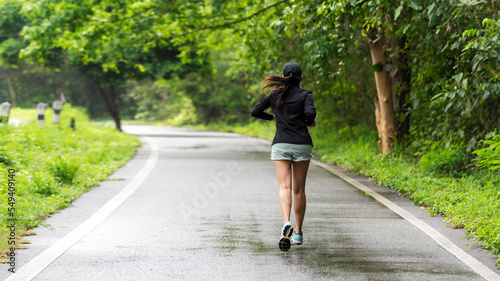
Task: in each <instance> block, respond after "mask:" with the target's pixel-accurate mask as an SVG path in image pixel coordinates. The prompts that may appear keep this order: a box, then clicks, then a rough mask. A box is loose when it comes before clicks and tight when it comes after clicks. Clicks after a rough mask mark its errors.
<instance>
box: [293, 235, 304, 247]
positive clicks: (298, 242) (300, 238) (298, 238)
mask: <svg viewBox="0 0 500 281" xmlns="http://www.w3.org/2000/svg"><path fill="white" fill-rule="evenodd" d="M292 243H293V244H295V245H302V243H304V236H303V235H302V234H297V233H295V234H293V237H292Z"/></svg>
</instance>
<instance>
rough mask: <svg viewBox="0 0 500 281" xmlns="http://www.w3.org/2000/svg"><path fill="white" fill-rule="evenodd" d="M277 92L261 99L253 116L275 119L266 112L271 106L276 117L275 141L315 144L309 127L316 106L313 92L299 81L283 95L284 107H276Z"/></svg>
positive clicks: (314, 114) (312, 120) (312, 121)
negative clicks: (301, 86)
mask: <svg viewBox="0 0 500 281" xmlns="http://www.w3.org/2000/svg"><path fill="white" fill-rule="evenodd" d="M276 100H277V94H274V93H270V94H269V95H267V96H266V97H264V98H263V99H262V100H261V101H259V102H258V103H257V104H256V105H255V107H254V109H253V110H252V116H253V117H257V118H260V119H264V120H273V115H271V114H268V113H266V112H264V110H266V109H267V108H269V107H271V108H272V110H273V113H274V116H275V117H276V135H275V136H274V140H273V144H275V143H293V144H310V145H313V142H312V139H311V136H310V135H309V131H308V129H307V126H308V125H312V124H313V123H314V118H316V107H314V100H313V96H312V92H311V91H308V90H304V89H301V88H300V87H299V84H298V83H295V84H292V85H290V87H289V88H288V90H287V92H286V93H285V94H284V96H283V107H282V108H281V109H278V108H276Z"/></svg>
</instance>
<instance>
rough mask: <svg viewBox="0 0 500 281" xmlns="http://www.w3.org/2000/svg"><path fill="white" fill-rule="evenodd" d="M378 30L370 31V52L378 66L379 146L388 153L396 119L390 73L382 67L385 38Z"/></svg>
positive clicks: (392, 141)
mask: <svg viewBox="0 0 500 281" xmlns="http://www.w3.org/2000/svg"><path fill="white" fill-rule="evenodd" d="M379 36H380V35H379V34H378V31H377V30H376V29H375V28H372V29H371V30H370V31H369V32H368V38H369V39H370V40H369V45H370V52H371V55H372V61H373V64H374V65H376V66H377V67H378V69H377V70H376V71H375V83H376V85H377V97H378V104H379V106H380V124H377V126H380V127H379V128H378V130H379V132H381V135H379V138H380V143H379V146H380V148H381V149H382V153H384V154H386V153H389V152H390V151H391V147H392V145H393V144H394V138H395V137H396V120H395V118H394V104H393V100H392V94H391V80H390V77H389V73H388V72H387V71H385V70H384V69H382V68H383V67H384V66H385V64H386V61H385V44H384V40H383V38H381V37H380V38H379Z"/></svg>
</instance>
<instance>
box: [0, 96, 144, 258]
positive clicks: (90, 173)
mask: <svg viewBox="0 0 500 281" xmlns="http://www.w3.org/2000/svg"><path fill="white" fill-rule="evenodd" d="M47 115H48V116H46V117H50V118H51V116H52V112H51V110H48V111H47ZM11 116H12V117H13V118H22V119H24V120H26V121H29V122H28V123H27V124H24V125H19V126H0V159H1V161H0V182H2V183H4V182H6V181H7V176H8V173H7V171H8V169H15V170H16V173H15V179H16V215H17V223H18V225H19V226H20V227H21V228H22V229H27V228H32V227H35V226H37V225H38V224H39V223H40V222H42V220H43V218H44V217H46V216H47V215H50V214H52V213H54V212H56V211H57V210H59V209H61V208H64V207H66V206H68V205H69V204H70V203H71V202H72V201H73V200H75V199H76V198H78V196H80V195H81V194H82V193H83V192H85V191H87V190H89V189H90V188H92V187H94V186H97V185H98V184H99V181H102V180H106V179H107V177H108V176H109V175H110V174H111V173H112V172H113V171H115V170H116V169H117V168H119V167H120V166H122V165H123V164H125V163H126V162H127V161H128V160H129V159H130V158H131V157H132V156H133V155H134V154H135V152H136V147H137V146H138V145H139V141H138V140H137V138H136V137H133V136H130V135H126V134H124V133H120V132H117V131H116V130H115V129H113V128H111V127H100V126H95V125H91V124H90V123H89V119H88V116H86V114H85V112H84V111H83V110H81V109H78V108H73V107H71V106H70V105H69V104H65V105H64V108H63V110H62V111H61V124H60V125H53V124H51V122H50V120H51V119H50V118H46V121H47V123H46V124H45V126H44V127H43V128H41V127H40V126H39V125H38V124H37V121H36V112H35V111H34V110H22V109H19V108H15V109H14V110H13V112H12V115H11ZM23 116H24V117H23ZM71 118H75V119H76V120H77V121H76V122H77V123H76V124H77V126H76V130H75V131H73V130H72V129H71V128H69V120H70V119H71ZM6 186H7V185H6V184H2V185H1V186H0V193H1V194H4V196H0V198H1V200H2V202H3V203H4V204H3V205H4V206H6V203H5V202H4V201H5V200H7V199H6V198H8V195H7V192H8V191H7V187H6ZM8 217H9V214H8V213H7V208H3V209H1V210H0V224H1V225H6V223H7V221H6V219H7V218H8ZM5 229H6V228H5V227H2V228H1V231H0V232H2V231H5ZM1 235H4V234H3V233H0V236H1ZM6 242H7V240H5V241H3V242H1V245H0V246H1V249H2V251H3V249H5V247H6V246H8V245H6Z"/></svg>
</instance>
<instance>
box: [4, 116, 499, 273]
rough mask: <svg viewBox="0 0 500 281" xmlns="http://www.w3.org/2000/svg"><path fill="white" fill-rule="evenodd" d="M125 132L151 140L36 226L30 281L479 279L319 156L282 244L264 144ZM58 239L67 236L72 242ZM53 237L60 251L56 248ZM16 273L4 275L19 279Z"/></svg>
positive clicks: (404, 203)
mask: <svg viewBox="0 0 500 281" xmlns="http://www.w3.org/2000/svg"><path fill="white" fill-rule="evenodd" d="M125 130H126V131H128V132H131V133H134V134H139V135H143V136H147V137H146V138H145V139H144V140H145V141H147V144H146V145H145V146H144V147H142V148H141V149H139V152H138V154H137V155H136V157H135V158H134V159H133V160H132V161H130V162H129V163H128V164H127V165H126V166H124V167H122V168H121V169H120V170H118V171H117V172H116V173H115V174H114V175H113V176H112V178H116V179H123V180H118V181H107V182H104V183H103V184H102V185H101V187H99V188H96V189H94V190H92V191H90V192H88V193H86V194H84V195H83V196H82V197H81V198H79V199H78V200H77V201H75V202H74V204H73V206H71V207H69V208H67V209H66V210H64V211H61V212H59V213H57V214H55V215H53V216H52V217H51V218H49V219H48V220H47V223H48V224H50V226H49V227H39V228H37V229H36V232H37V233H38V235H36V236H32V237H29V240H30V241H31V242H32V244H31V245H29V249H28V250H18V251H17V268H18V269H19V268H20V267H22V266H23V265H25V264H27V263H28V262H29V261H32V262H31V263H29V264H28V266H31V267H29V269H30V270H31V272H35V273H33V274H36V273H37V272H38V271H41V272H40V273H39V274H37V275H36V277H34V278H33V280H51V281H52V280H86V281H88V280H454V281H458V280H485V279H484V278H483V277H481V276H480V275H479V274H478V273H477V272H475V271H474V270H472V269H471V268H470V267H469V266H468V265H466V264H465V263H464V262H462V261H460V260H459V259H458V258H456V257H455V256H454V255H452V254H450V252H448V251H447V250H445V249H444V248H443V247H441V246H439V245H438V244H437V243H436V242H435V241H434V240H433V239H431V238H430V237H429V236H428V235H427V234H425V233H424V232H423V231H422V230H420V229H418V228H417V227H415V226H414V225H413V224H411V223H410V222H409V221H407V220H405V219H403V218H402V217H401V216H400V215H397V214H395V213H394V212H393V211H392V210H391V209H389V208H387V207H385V206H383V205H382V204H381V203H379V202H377V201H376V200H374V199H373V198H372V197H369V196H366V195H365V193H363V192H361V191H359V190H358V189H357V188H355V187H353V186H351V185H349V184H347V183H346V182H345V181H344V180H342V179H340V178H338V177H336V176H334V175H332V174H331V173H330V172H328V171H326V170H325V169H323V168H321V167H319V166H317V165H312V166H311V168H310V171H309V177H308V182H307V188H306V192H307V199H308V205H307V213H306V221H305V226H304V238H305V243H304V245H303V246H294V247H292V249H291V250H290V251H289V252H286V253H283V252H281V251H279V249H278V245H277V244H278V243H277V241H278V238H279V231H280V229H281V227H282V220H281V213H280V209H279V204H278V190H277V181H276V178H275V174H274V166H273V163H272V161H271V160H269V151H270V146H269V144H268V143H266V142H264V141H260V140H258V139H254V138H247V137H242V136H238V135H234V134H225V133H211V132H194V131H190V130H186V129H168V128H161V127H152V126H125ZM156 148H157V149H158V155H157V156H156V155H154V154H151V150H155V149H156ZM148 167H149V168H148ZM139 171H141V172H140V173H139ZM138 175H139V176H138ZM141 175H142V176H143V177H144V178H139V177H141ZM348 175H349V176H350V177H352V178H354V179H355V180H357V181H358V182H360V183H362V184H364V185H366V186H368V187H369V188H371V189H373V190H374V191H376V192H378V193H379V194H381V195H383V196H385V197H386V198H388V199H390V200H391V201H392V202H394V203H395V204H397V205H398V206H399V207H401V208H403V209H404V210H406V211H408V212H410V213H411V214H413V215H414V216H415V217H416V218H418V219H420V220H422V221H423V222H425V223H426V224H427V225H429V226H431V227H433V228H434V229H436V230H437V231H439V232H440V233H442V234H444V235H445V236H446V237H448V238H449V239H450V240H451V241H452V242H453V243H455V244H457V245H458V246H459V247H461V248H463V249H464V250H465V251H466V252H467V253H469V254H470V255H471V256H472V257H474V258H475V259H477V260H479V261H480V262H482V263H483V264H485V265H486V266H487V268H489V269H491V272H493V274H498V273H499V271H498V269H496V267H495V266H494V258H493V257H492V256H490V255H488V251H485V250H482V249H480V248H479V247H477V246H476V247H471V248H465V246H467V245H468V244H469V243H470V241H465V240H462V237H463V236H464V234H463V231H462V230H452V229H450V228H446V227H444V226H443V225H444V223H443V220H442V218H440V217H434V218H432V217H429V216H428V214H427V213H426V212H424V211H422V210H421V209H420V208H418V207H416V206H413V205H412V203H411V202H410V201H408V200H402V199H401V198H400V197H399V195H398V194H397V192H395V191H393V190H390V189H387V188H385V187H381V186H377V185H376V184H374V183H373V182H371V181H369V180H368V179H366V178H363V177H360V176H356V175H350V174H348ZM127 192H128V194H126V193H127ZM132 192H133V193H132ZM116 194H119V195H118V196H116ZM124 194H125V195H124ZM122 195H123V197H121V196H122ZM128 195H130V196H129V197H127V196H128ZM107 202H110V203H107ZM121 202H123V203H122V204H120V203H121ZM105 204H107V205H105ZM113 204H115V205H113ZM102 206H106V207H105V208H104V211H103V209H101V207H102ZM98 210H99V211H98ZM96 211H97V214H98V215H94V216H92V215H93V214H96ZM88 218H91V219H90V220H87V219H88ZM89 221H90V224H89ZM92 223H94V224H93V225H92ZM82 225H83V226H87V228H85V227H82ZM89 225H90V226H89ZM94 226H95V228H94ZM75 229H76V230H75ZM68 233H70V235H68ZM75 233H76V234H75ZM78 235H80V236H81V239H80V236H78ZM68 237H69V238H68ZM71 237H73V238H71ZM75 237H76V238H75ZM71 239H75V240H74V241H73V242H75V243H74V244H73V242H71ZM61 241H70V242H68V243H69V244H68V243H67V245H68V246H69V249H67V250H66V248H64V247H63V246H64V245H63V243H62V242H61ZM52 245H62V246H60V247H62V248H60V249H56V250H55V251H52V250H53V249H54V248H57V247H50V246H52ZM49 247H50V248H49ZM58 247H59V246H58ZM46 249H51V251H52V253H55V252H57V251H60V253H61V255H59V254H56V256H55V260H54V261H52V262H51V260H49V258H47V257H48V256H50V255H47V252H45V254H42V255H41V256H40V255H39V254H40V253H42V252H43V251H45V250H46ZM37 256H38V258H35V257H37ZM33 261H38V263H36V264H35V263H34V262H33ZM44 262H45V263H49V264H48V266H47V267H45V268H44V267H43V266H41V265H43V263H44ZM28 266H26V267H25V268H28ZM37 266H38V267H37ZM25 268H24V269H25ZM7 269H8V266H6V265H2V266H1V267H0V270H1V271H0V279H1V278H7V277H9V276H10V274H9V272H8V271H7ZM24 269H21V271H20V272H22V271H23V270H24ZM26 271H27V270H25V275H23V276H29V274H26ZM491 272H490V273H491ZM16 276H17V274H16V275H12V276H11V278H10V280H26V279H23V278H24V277H23V278H20V277H22V276H17V278H12V277H16ZM492 276H493V277H492V278H490V280H499V279H497V278H498V276H499V275H492ZM28 280H29V279H28Z"/></svg>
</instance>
